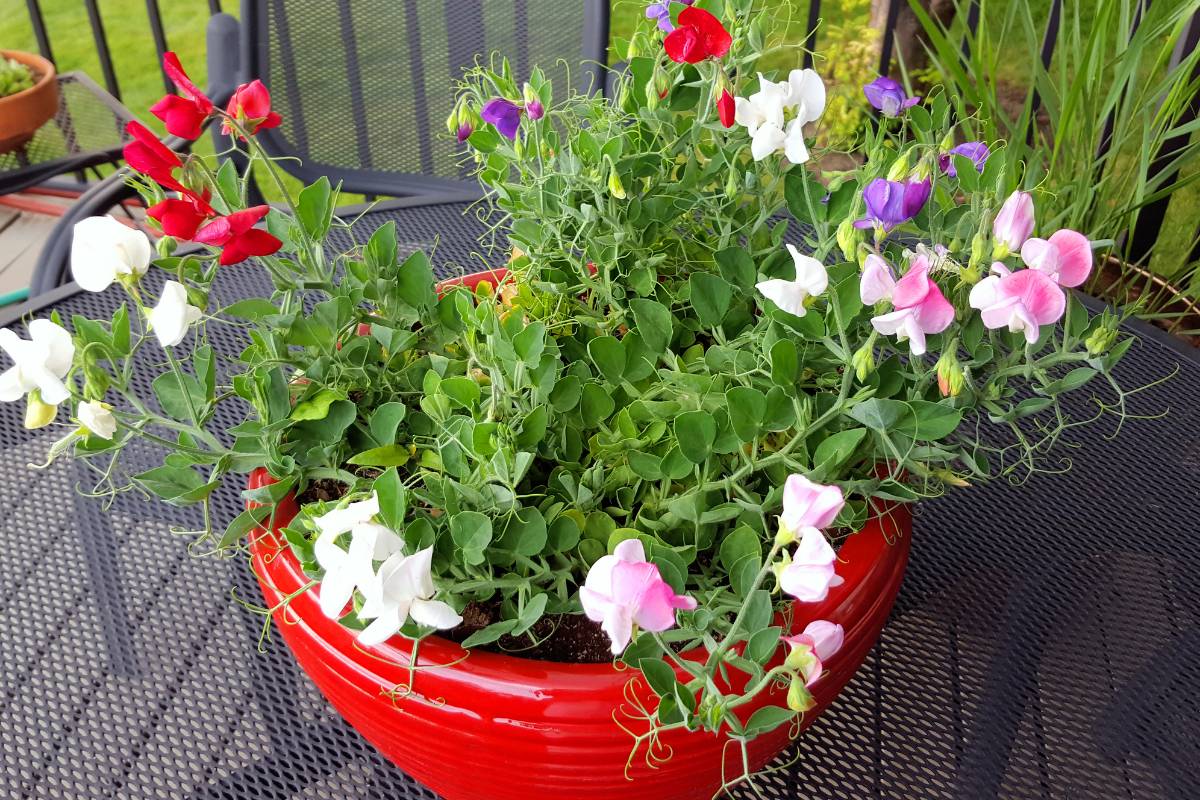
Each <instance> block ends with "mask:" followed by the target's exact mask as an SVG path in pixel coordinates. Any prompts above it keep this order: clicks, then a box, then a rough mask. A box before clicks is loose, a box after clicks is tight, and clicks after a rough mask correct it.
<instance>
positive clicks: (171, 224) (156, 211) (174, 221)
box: [146, 189, 213, 239]
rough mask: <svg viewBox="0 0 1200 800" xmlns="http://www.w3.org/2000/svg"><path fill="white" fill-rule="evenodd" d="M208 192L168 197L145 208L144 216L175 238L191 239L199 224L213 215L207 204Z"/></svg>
mask: <svg viewBox="0 0 1200 800" xmlns="http://www.w3.org/2000/svg"><path fill="white" fill-rule="evenodd" d="M209 196H210V193H209V191H208V190H207V189H205V190H204V194H202V195H197V194H195V193H192V192H188V193H185V194H184V195H183V197H181V198H178V199H177V198H174V197H168V198H166V199H165V200H162V201H161V202H159V203H156V204H155V205H152V206H150V208H148V209H146V216H148V217H150V218H151V219H153V220H156V221H157V222H158V225H159V227H161V228H162V232H163V233H164V234H166V235H167V236H174V237H175V238H176V239H191V238H192V237H193V236H195V235H196V231H197V230H199V229H200V226H201V225H203V224H204V222H205V221H206V220H207V219H208V218H209V217H211V216H212V215H213V209H212V206H210V205H209V204H208V199H209Z"/></svg>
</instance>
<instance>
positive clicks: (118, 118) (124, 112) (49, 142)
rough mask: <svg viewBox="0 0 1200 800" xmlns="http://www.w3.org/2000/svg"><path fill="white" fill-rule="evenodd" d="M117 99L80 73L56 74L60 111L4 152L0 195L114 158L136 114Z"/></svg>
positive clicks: (118, 152)
mask: <svg viewBox="0 0 1200 800" xmlns="http://www.w3.org/2000/svg"><path fill="white" fill-rule="evenodd" d="M133 118H134V117H133V114H132V113H130V112H129V110H128V109H126V108H125V107H124V106H123V105H121V103H120V102H119V101H117V100H116V99H115V98H114V97H113V96H112V95H110V94H109V93H108V92H106V91H104V90H103V89H101V88H100V87H99V86H97V85H96V83H95V81H93V80H92V79H91V78H89V77H88V76H87V75H85V74H83V73H82V72H68V73H66V74H64V75H59V76H58V113H57V114H55V115H54V118H53V119H52V120H50V121H49V122H47V123H46V124H45V125H43V126H42V127H41V128H39V129H38V132H37V133H35V134H34V135H33V139H31V140H30V141H29V142H27V143H26V144H24V145H22V146H21V147H19V148H17V149H15V150H12V151H10V152H7V153H0V194H8V193H10V192H17V191H20V190H21V189H24V188H26V187H28V186H33V185H34V184H37V183H41V182H42V181H44V180H46V179H48V178H53V177H54V176H55V175H62V174H63V173H66V172H73V171H75V170H80V169H84V168H86V167H93V166H96V165H97V164H105V163H110V162H115V161H116V160H118V159H119V158H120V157H121V148H122V146H124V144H125V142H126V141H128V139H129V137H128V136H127V135H126V134H125V123H127V122H129V121H130V120H131V119H133Z"/></svg>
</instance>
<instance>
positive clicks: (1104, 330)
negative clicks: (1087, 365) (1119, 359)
mask: <svg viewBox="0 0 1200 800" xmlns="http://www.w3.org/2000/svg"><path fill="white" fill-rule="evenodd" d="M1116 342H1117V332H1116V330H1115V329H1113V328H1110V327H1108V326H1107V325H1101V326H1100V327H1098V328H1096V330H1094V331H1092V332H1091V334H1090V335H1089V336H1088V337H1087V339H1086V340H1084V343H1083V345H1084V347H1086V348H1087V353H1088V355H1089V356H1092V357H1096V356H1102V355H1104V354H1105V353H1107V352H1108V351H1109V349H1111V348H1112V346H1113V345H1114V344H1116Z"/></svg>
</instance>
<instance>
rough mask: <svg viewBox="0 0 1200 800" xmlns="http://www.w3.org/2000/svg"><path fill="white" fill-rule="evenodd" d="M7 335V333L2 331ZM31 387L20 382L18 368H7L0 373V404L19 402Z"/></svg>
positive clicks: (22, 381) (20, 377)
mask: <svg viewBox="0 0 1200 800" xmlns="http://www.w3.org/2000/svg"><path fill="white" fill-rule="evenodd" d="M3 332H4V333H8V331H3ZM32 388H33V386H29V385H26V384H25V382H24V380H22V376H21V370H20V368H19V367H9V368H8V369H6V370H5V371H4V372H3V373H0V402H4V403H12V402H14V401H16V400H20V399H21V398H22V397H24V396H25V393H26V392H28V391H29V390H30V389H32Z"/></svg>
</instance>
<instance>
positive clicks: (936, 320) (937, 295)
mask: <svg viewBox="0 0 1200 800" xmlns="http://www.w3.org/2000/svg"><path fill="white" fill-rule="evenodd" d="M916 310H917V324H918V325H919V326H921V330H922V331H923V332H925V333H941V332H942V331H944V330H946V328H949V327H950V323H952V322H954V306H952V305H951V304H950V301H949V300H947V299H946V295H944V294H942V290H941V289H940V288H938V285H937V284H936V283H934V282H933V281H929V290H928V293H927V294H926V295H925V299H924V300H922V301H921V302H920V304H919V305H917V307H916Z"/></svg>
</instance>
